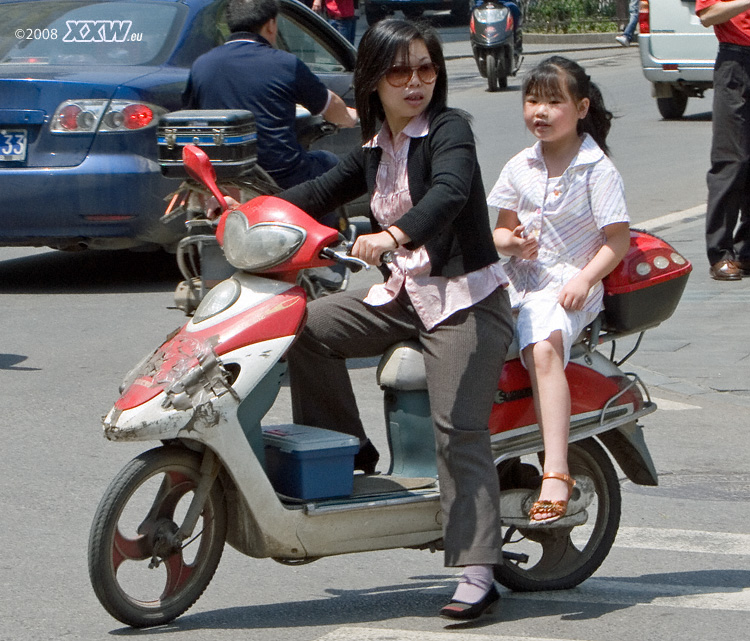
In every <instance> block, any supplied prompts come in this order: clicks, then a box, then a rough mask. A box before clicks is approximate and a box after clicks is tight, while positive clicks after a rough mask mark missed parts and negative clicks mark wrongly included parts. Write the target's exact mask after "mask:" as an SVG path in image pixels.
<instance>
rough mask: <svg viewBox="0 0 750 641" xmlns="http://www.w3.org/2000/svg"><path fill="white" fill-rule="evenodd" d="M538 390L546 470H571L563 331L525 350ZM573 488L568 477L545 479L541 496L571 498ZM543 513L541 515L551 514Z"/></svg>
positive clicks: (536, 399) (536, 406) (536, 402)
mask: <svg viewBox="0 0 750 641" xmlns="http://www.w3.org/2000/svg"><path fill="white" fill-rule="evenodd" d="M523 356H524V361H525V362H526V366H527V367H528V369H529V376H530V378H531V388H532V390H533V392H534V409H535V410H536V416H537V422H538V423H539V428H540V429H541V431H542V441H543V443H544V472H545V473H547V472H557V473H561V474H568V434H569V432H570V389H569V388H568V380H567V379H566V378H565V370H564V368H563V363H564V358H563V344H562V337H561V334H560V332H559V331H555V332H552V334H550V336H549V338H547V339H546V340H543V341H540V342H538V343H535V344H533V345H529V346H528V347H526V348H525V349H524V350H523ZM569 495H570V488H569V487H568V484H567V483H565V481H561V480H559V479H545V480H544V482H543V483H542V488H541V493H540V496H539V499H540V500H542V501H567V500H568V498H569ZM551 516H552V514H549V513H545V512H543V513H541V514H539V515H538V517H537V518H538V519H540V520H541V519H545V518H548V517H551Z"/></svg>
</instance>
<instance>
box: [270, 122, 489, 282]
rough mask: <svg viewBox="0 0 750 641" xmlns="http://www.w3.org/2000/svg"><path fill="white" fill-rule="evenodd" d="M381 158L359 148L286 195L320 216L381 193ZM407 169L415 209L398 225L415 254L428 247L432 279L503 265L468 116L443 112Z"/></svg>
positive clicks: (418, 141) (416, 145) (414, 147)
mask: <svg viewBox="0 0 750 641" xmlns="http://www.w3.org/2000/svg"><path fill="white" fill-rule="evenodd" d="M381 153H382V152H381V150H380V149H379V148H366V147H358V148H357V149H354V150H353V151H352V152H351V153H350V154H349V155H347V156H346V157H344V158H343V159H342V160H341V162H340V163H339V164H338V165H336V167H334V168H333V169H331V170H330V171H328V172H327V173H325V174H323V175H322V176H320V177H318V178H316V179H314V180H311V181H308V182H306V183H302V184H301V185H297V186H296V187H292V188H291V189H287V190H286V191H283V192H282V193H281V194H279V197H281V198H283V199H284V200H288V201H289V202H291V203H292V204H294V205H296V206H297V207H299V208H300V209H302V210H304V211H306V212H307V213H308V214H310V215H311V216H313V217H315V218H319V217H321V216H323V215H325V214H326V213H328V212H330V211H332V210H334V209H335V208H336V207H339V206H341V205H343V204H345V203H347V202H350V201H352V200H354V199H355V198H358V197H359V196H361V195H363V194H365V193H369V194H372V193H373V191H374V189H375V177H376V175H377V171H378V164H379V163H380V156H381ZM407 171H408V174H409V192H410V194H411V200H412V203H413V204H414V206H413V207H412V208H411V209H410V210H409V211H408V212H406V213H405V214H404V215H403V216H402V217H401V218H400V219H399V220H398V221H397V222H396V223H395V225H396V226H397V227H398V228H399V229H401V230H402V231H403V232H404V233H406V234H408V236H409V238H410V239H411V241H410V242H409V243H407V244H406V248H407V249H416V248H418V247H421V246H422V245H424V246H425V247H426V248H427V254H428V255H429V257H430V263H431V265H432V270H431V272H430V274H431V275H432V276H444V277H446V278H451V277H455V276H459V275H462V274H466V273H467V272H472V271H475V270H477V269H481V268H482V267H486V266H487V265H490V264H492V263H494V262H496V261H497V260H498V254H497V250H496V249H495V245H494V243H493V241H492V233H491V232H490V222H489V213H488V211H487V202H486V199H485V195H484V186H483V184H482V175H481V171H480V169H479V163H478V161H477V155H476V148H475V144H474V135H473V133H472V131H471V126H470V125H469V122H468V120H467V119H466V117H465V116H464V115H463V114H462V113H461V112H459V111H456V110H453V109H446V110H444V111H442V112H440V113H439V114H437V115H436V116H435V117H434V118H433V119H432V121H431V122H430V130H429V133H428V134H427V136H426V137H423V138H412V140H411V142H410V146H409V158H408V160H407ZM370 218H371V222H372V225H373V229H374V230H379V229H380V225H379V224H378V223H377V221H376V220H375V219H374V218H373V217H372V215H370Z"/></svg>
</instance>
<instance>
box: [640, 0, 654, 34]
mask: <svg viewBox="0 0 750 641" xmlns="http://www.w3.org/2000/svg"><path fill="white" fill-rule="evenodd" d="M648 18H649V9H648V0H641V6H640V8H639V9H638V30H639V31H640V33H651V25H649V21H648Z"/></svg>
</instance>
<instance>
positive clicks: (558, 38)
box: [523, 31, 638, 47]
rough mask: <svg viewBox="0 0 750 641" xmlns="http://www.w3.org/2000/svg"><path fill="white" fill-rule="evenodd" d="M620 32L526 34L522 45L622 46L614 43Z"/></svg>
mask: <svg viewBox="0 0 750 641" xmlns="http://www.w3.org/2000/svg"><path fill="white" fill-rule="evenodd" d="M620 33H621V32H619V31H612V32H607V33H526V32H524V34H523V42H524V44H532V45H595V44H608V45H617V46H618V47H620V46H622V45H620V44H619V43H618V42H616V41H615V36H619V35H620ZM637 43H638V36H637V35H636V36H634V38H633V43H632V44H637Z"/></svg>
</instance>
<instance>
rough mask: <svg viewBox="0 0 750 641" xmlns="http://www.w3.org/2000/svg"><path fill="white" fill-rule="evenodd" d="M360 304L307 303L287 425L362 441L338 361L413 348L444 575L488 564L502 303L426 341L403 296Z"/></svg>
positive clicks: (491, 560)
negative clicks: (427, 414) (492, 419)
mask: <svg viewBox="0 0 750 641" xmlns="http://www.w3.org/2000/svg"><path fill="white" fill-rule="evenodd" d="M365 295H366V292H351V293H350V292H343V293H339V294H334V295H332V296H326V297H324V298H321V299H318V300H315V301H312V302H310V303H309V305H308V320H307V325H306V327H305V329H304V330H303V332H302V334H301V335H300V337H299V338H298V340H297V342H296V343H295V344H294V346H293V347H292V349H291V350H290V352H289V356H288V361H289V375H290V382H291V391H292V407H293V413H294V421H295V423H300V424H303V425H312V426H316V427H322V428H326V429H332V430H336V431H339V432H344V433H346V434H351V435H353V436H356V437H358V438H359V439H360V440H363V441H364V439H366V438H367V436H366V435H365V431H364V428H363V426H362V421H361V420H360V417H359V411H358V409H357V405H356V400H355V398H354V392H353V390H352V385H351V380H350V378H349V373H348V371H347V368H346V359H347V358H367V357H373V356H378V355H380V354H382V353H383V352H384V351H385V350H386V349H387V348H388V347H390V346H391V345H393V344H394V343H396V342H398V341H402V340H417V341H419V342H420V343H421V345H422V348H423V353H424V359H425V368H426V373H427V386H428V393H429V398H430V408H431V413H432V421H433V426H434V428H435V442H436V445H437V469H438V475H439V479H440V500H441V508H442V513H443V537H444V542H445V565H447V566H451V567H453V566H464V565H474V564H497V563H499V562H500V560H501V538H500V509H499V508H500V496H499V487H498V479H497V473H496V470H495V467H494V464H493V461H492V455H491V452H490V437H489V430H488V428H487V425H488V421H489V416H490V411H491V409H492V402H493V397H494V393H495V390H496V389H497V382H498V378H499V376H500V372H501V371H502V367H503V363H504V361H505V353H506V351H507V348H508V345H509V344H510V341H511V338H512V336H513V325H512V320H511V312H510V304H509V301H508V294H507V292H506V291H505V290H503V289H497V290H495V291H494V292H493V293H492V294H490V295H489V296H487V297H486V298H485V299H484V300H482V301H480V302H479V303H477V304H476V305H474V306H473V307H470V308H468V309H465V310H461V311H459V312H456V313H455V314H453V315H452V316H450V317H449V318H448V319H446V320H445V321H443V322H442V323H440V324H439V325H438V326H437V327H434V328H433V329H431V330H430V331H427V330H426V329H425V328H424V326H423V325H422V322H421V321H420V319H419V316H418V315H417V313H416V312H415V311H414V308H413V307H412V305H411V302H410V300H409V297H408V295H407V294H406V293H405V292H404V291H403V290H402V292H401V294H400V295H399V296H398V298H397V299H396V300H394V301H392V302H390V303H388V304H386V305H381V306H377V307H373V306H370V305H366V304H365V303H364V302H363V298H364V297H365Z"/></svg>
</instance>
